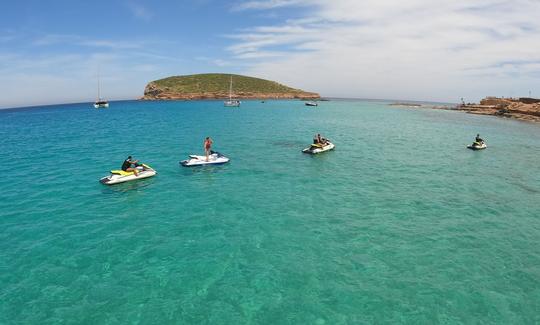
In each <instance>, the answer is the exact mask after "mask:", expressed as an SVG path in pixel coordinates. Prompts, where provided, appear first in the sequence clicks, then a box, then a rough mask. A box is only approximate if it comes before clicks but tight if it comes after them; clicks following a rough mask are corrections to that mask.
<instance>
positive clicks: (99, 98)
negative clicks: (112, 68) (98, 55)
mask: <svg viewBox="0 0 540 325" xmlns="http://www.w3.org/2000/svg"><path fill="white" fill-rule="evenodd" d="M99 79H100V75H99V70H98V76H97V94H98V101H100V100H101V85H100V80H99Z"/></svg>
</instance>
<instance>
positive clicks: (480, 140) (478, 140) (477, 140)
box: [474, 134, 484, 144]
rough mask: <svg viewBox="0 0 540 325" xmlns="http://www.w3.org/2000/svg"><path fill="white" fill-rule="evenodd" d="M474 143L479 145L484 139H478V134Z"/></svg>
mask: <svg viewBox="0 0 540 325" xmlns="http://www.w3.org/2000/svg"><path fill="white" fill-rule="evenodd" d="M474 142H476V143H478V144H481V143H484V139H482V138H480V134H477V135H476V139H475V140H474Z"/></svg>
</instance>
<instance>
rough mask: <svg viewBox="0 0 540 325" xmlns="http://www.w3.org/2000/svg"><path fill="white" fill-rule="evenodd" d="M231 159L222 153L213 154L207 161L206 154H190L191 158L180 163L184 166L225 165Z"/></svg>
mask: <svg viewBox="0 0 540 325" xmlns="http://www.w3.org/2000/svg"><path fill="white" fill-rule="evenodd" d="M229 161H230V159H229V158H227V157H225V156H223V155H221V154H216V153H214V154H211V155H210V156H209V157H208V161H206V156H197V155H189V159H186V160H182V161H180V165H182V166H184V167H196V166H209V165H223V164H226V163H228V162H229Z"/></svg>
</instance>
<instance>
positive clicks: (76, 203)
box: [0, 101, 540, 324]
mask: <svg viewBox="0 0 540 325" xmlns="http://www.w3.org/2000/svg"><path fill="white" fill-rule="evenodd" d="M90 107H91V106H90V105H68V106H58V107H46V108H38V109H29V110H28V109H27V110H14V111H0V136H2V138H3V141H2V142H1V143H0V149H1V150H0V151H1V152H2V157H3V161H2V165H3V167H4V171H6V172H5V173H4V176H3V177H2V178H1V179H0V186H1V188H2V200H0V229H1V231H0V244H1V246H0V247H1V249H0V270H1V272H0V283H2V286H1V287H0V323H8V324H10V323H25V324H28V323H34V324H42V323H59V322H66V321H70V322H74V323H89V324H96V323H153V324H156V323H159V324H161V323H225V324H239V323H268V324H283V323H293V324H298V323H315V324H340V323H392V324H393V323H411V324H418V323H429V324H432V323H500V324H516V323H524V324H533V323H538V322H540V319H539V318H538V308H539V305H538V301H540V298H539V294H538V292H539V288H540V283H539V282H540V280H539V279H540V276H539V275H540V256H539V255H540V247H539V244H538V238H540V222H539V220H538V217H539V215H540V206H539V204H538V202H540V200H539V199H540V194H539V193H540V185H539V184H540V176H539V175H540V173H539V172H540V167H539V165H538V160H539V156H538V153H539V152H540V150H539V149H540V140H539V138H538V134H539V132H540V128H539V127H538V125H534V124H528V123H521V122H516V121H509V120H503V119H496V118H492V117H482V116H471V115H465V114H460V113H456V112H448V111H430V110H414V109H401V108H393V107H388V106H387V105H386V104H385V103H375V102H362V101H332V102H324V103H321V105H320V106H319V107H318V108H317V109H310V108H306V107H304V106H303V103H302V102H297V101H277V102H266V104H264V105H262V104H259V103H258V102H255V101H254V102H251V101H246V102H245V103H243V104H242V107H241V108H239V109H232V110H231V109H226V108H223V107H222V104H221V102H116V103H112V104H111V108H110V109H108V110H99V111H98V110H94V109H91V108H90ZM318 132H320V133H322V134H323V135H325V136H327V137H329V138H330V139H332V140H333V141H334V143H335V144H336V146H337V147H336V150H334V151H333V152H328V153H326V154H324V155H320V156H317V157H311V156H308V155H304V154H302V153H301V152H300V151H301V149H303V148H304V147H305V146H307V145H308V144H309V143H310V142H311V140H312V137H313V134H315V133H318ZM476 133H480V134H481V135H482V136H483V137H484V138H486V139H487V141H488V145H489V148H488V149H487V150H485V151H483V152H472V151H470V150H467V149H465V145H466V144H468V143H469V142H470V141H471V139H472V138H473V137H474V135H476ZM208 135H209V136H212V138H213V139H214V140H215V147H216V149H217V150H219V151H221V152H222V153H224V154H226V155H228V156H230V157H231V163H230V164H228V165H224V166H216V167H210V168H202V169H201V168H181V167H180V166H179V165H178V161H180V160H182V159H185V158H186V157H187V155H188V154H190V153H196V152H201V151H202V150H201V147H202V140H203V139H204V137H205V136H208ZM516 144H519V145H516ZM129 154H131V155H134V156H135V157H137V158H138V159H141V160H142V161H144V162H147V163H149V164H150V165H151V166H152V167H154V168H155V169H156V170H157V171H158V175H157V176H155V177H153V178H149V179H145V180H141V181H138V182H132V183H125V184H120V185H117V186H112V187H106V186H103V185H101V184H100V183H99V182H98V180H99V178H100V177H102V176H105V175H106V174H107V172H108V170H110V169H116V168H118V167H119V165H120V163H121V162H122V161H123V159H125V157H126V156H127V155H129Z"/></svg>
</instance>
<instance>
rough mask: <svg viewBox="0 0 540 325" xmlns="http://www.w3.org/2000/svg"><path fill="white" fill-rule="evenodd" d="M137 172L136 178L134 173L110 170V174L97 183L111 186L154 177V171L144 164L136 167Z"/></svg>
mask: <svg viewBox="0 0 540 325" xmlns="http://www.w3.org/2000/svg"><path fill="white" fill-rule="evenodd" d="M137 172H138V173H137V176H135V172H133V171H129V172H126V171H123V170H111V174H110V175H109V176H106V177H103V178H102V179H100V180H99V181H100V182H101V184H105V185H113V184H118V183H124V182H129V181H134V180H138V179H143V178H148V177H152V176H154V175H156V171H155V170H154V169H153V168H152V167H150V166H148V165H146V164H140V165H139V166H137Z"/></svg>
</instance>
